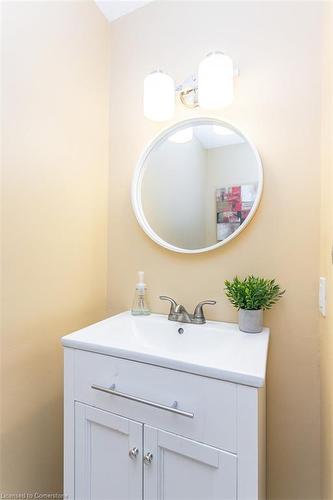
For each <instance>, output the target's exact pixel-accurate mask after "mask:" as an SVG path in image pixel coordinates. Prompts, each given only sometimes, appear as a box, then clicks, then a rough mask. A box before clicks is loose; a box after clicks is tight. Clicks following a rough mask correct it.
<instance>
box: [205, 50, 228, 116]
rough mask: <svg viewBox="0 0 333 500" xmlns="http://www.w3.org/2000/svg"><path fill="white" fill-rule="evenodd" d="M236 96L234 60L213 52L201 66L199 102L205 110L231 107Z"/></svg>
mask: <svg viewBox="0 0 333 500" xmlns="http://www.w3.org/2000/svg"><path fill="white" fill-rule="evenodd" d="M233 94H234V69H233V62H232V59H231V58H230V57H229V56H227V55H225V54H223V53H222V52H211V53H210V54H208V56H206V57H205V59H203V60H202V61H201V63H200V64H199V71H198V100H199V106H201V107H202V108H204V109H221V108H224V107H226V106H228V105H230V104H231V103H232V101H233Z"/></svg>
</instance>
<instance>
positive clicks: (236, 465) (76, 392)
mask: <svg viewBox="0 0 333 500" xmlns="http://www.w3.org/2000/svg"><path fill="white" fill-rule="evenodd" d="M106 325H108V324H106ZM104 326H105V325H104ZM175 326H177V325H173V328H174V327H175ZM89 328H90V329H91V328H92V327H89ZM89 328H88V329H85V330H82V332H83V333H82V332H81V333H80V332H77V333H75V334H72V335H70V336H67V337H64V339H63V344H64V346H65V429H64V430H65V454H64V458H65V484H64V494H65V495H66V496H67V497H68V498H69V499H70V500H158V499H160V500H162V499H163V500H236V499H237V500H257V499H264V498H265V389H264V386H263V387H254V386H250V385H249V386H247V385H245V384H240V383H236V382H233V381H231V380H228V378H229V379H230V378H232V377H229V376H228V375H226V376H225V378H227V380H223V379H219V378H215V377H211V376H207V375H201V374H198V373H193V371H194V372H195V371H196V369H195V367H194V365H193V367H192V372H191V371H190V370H189V371H185V370H180V369H176V368H175V367H174V366H173V367H172V368H171V367H170V366H163V365H167V364H168V363H167V362H166V360H164V361H163V360H162V358H161V359H160V362H159V364H157V363H156V364H155V363H154V364H153V363H151V359H150V358H149V361H150V362H148V358H147V362H143V361H142V360H138V359H137V358H138V357H139V356H138V355H134V354H133V356H132V355H131V354H130V353H127V359H126V357H125V353H124V352H123V351H121V350H118V351H112V352H117V354H119V356H115V355H110V354H107V352H108V350H106V349H104V347H105V346H104V347H101V346H102V345H104V344H105V341H104V340H103V341H102V340H101V344H100V345H99V346H96V344H94V343H93V342H92V341H91V339H90V340H89V339H88V337H87V335H90V334H91V332H89ZM103 328H104V327H103ZM185 328H186V327H185ZM104 329H105V328H104ZM87 331H88V334H87ZM193 331H195V330H193ZM202 332H203V331H202ZM136 333H138V332H137V331H136ZM95 334H96V335H97V336H98V332H97V331H96V330H95ZM73 335H74V336H73ZM85 336H86V337H85ZM84 337H85V340H84ZM207 338H208V337H207ZM244 338H245V337H244ZM245 342H246V343H249V342H252V340H251V339H248V340H246V339H245ZM248 349H249V350H250V348H249V347H248ZM109 352H111V351H109ZM239 355H240V354H239ZM130 357H133V358H134V359H129V358H130ZM242 376H243V374H242Z"/></svg>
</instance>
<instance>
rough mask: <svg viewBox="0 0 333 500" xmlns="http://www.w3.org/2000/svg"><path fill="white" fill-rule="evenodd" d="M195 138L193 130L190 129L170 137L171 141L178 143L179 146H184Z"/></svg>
mask: <svg viewBox="0 0 333 500" xmlns="http://www.w3.org/2000/svg"><path fill="white" fill-rule="evenodd" d="M192 137H193V128H192V127H188V128H184V129H183V130H179V131H178V132H176V133H175V134H173V135H171V136H170V137H169V141H171V142H176V143H177V144H184V143H185V142H190V141H191V140H192Z"/></svg>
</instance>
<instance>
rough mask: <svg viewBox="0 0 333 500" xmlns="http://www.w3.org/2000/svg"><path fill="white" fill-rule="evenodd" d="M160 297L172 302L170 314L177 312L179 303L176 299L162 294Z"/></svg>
mask: <svg viewBox="0 0 333 500" xmlns="http://www.w3.org/2000/svg"><path fill="white" fill-rule="evenodd" d="M160 299H161V300H168V301H169V302H170V304H171V306H170V314H174V313H175V312H176V308H177V306H178V304H177V302H176V301H175V299H173V298H172V297H168V296H167V295H160Z"/></svg>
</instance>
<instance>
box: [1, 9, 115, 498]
mask: <svg viewBox="0 0 333 500" xmlns="http://www.w3.org/2000/svg"><path fill="white" fill-rule="evenodd" d="M2 7H3V9H4V12H3V33H2V34H3V57H2V63H3V67H2V70H3V73H2V75H3V91H4V94H3V108H2V132H3V158H2V159H3V165H2V166H3V171H2V174H3V194H2V196H3V203H2V209H3V217H2V225H3V236H4V244H3V248H2V249H3V261H2V271H3V303H2V308H3V323H2V334H1V337H2V365H3V377H2V378H3V380H2V387H1V395H2V398H3V401H2V403H3V405H2V443H1V452H2V459H3V471H2V472H3V485H2V487H1V493H5V492H11V493H15V492H16V493H22V492H32V493H33V492H35V491H37V492H44V493H50V492H60V491H61V487H62V485H61V476H62V471H61V464H62V458H61V455H62V349H61V346H60V337H61V336H62V335H64V334H66V333H67V332H70V331H71V330H75V329H77V328H79V327H81V326H83V325H86V324H88V323H90V322H93V321H96V320H98V319H100V318H102V317H103V316H104V315H105V303H106V300H105V299H106V216H107V210H106V207H107V175H108V173H107V162H108V94H109V88H108V66H109V58H108V51H109V44H108V30H109V27H108V24H107V22H106V20H105V19H104V17H103V16H102V14H101V13H100V12H99V10H98V9H97V7H96V6H95V4H94V3H93V2H92V1H90V0H87V1H84V2H71V1H65V2H59V1H57V2H15V1H10V2H4V3H2Z"/></svg>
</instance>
